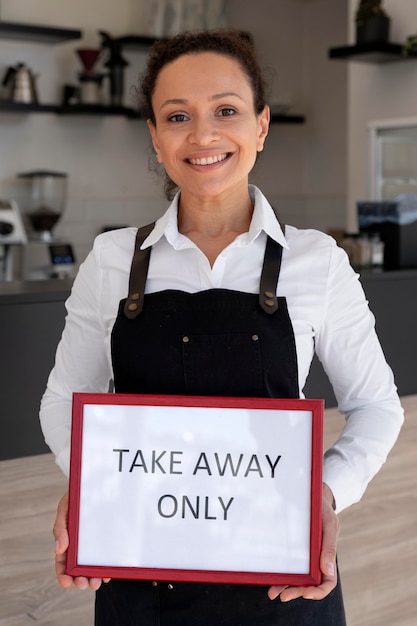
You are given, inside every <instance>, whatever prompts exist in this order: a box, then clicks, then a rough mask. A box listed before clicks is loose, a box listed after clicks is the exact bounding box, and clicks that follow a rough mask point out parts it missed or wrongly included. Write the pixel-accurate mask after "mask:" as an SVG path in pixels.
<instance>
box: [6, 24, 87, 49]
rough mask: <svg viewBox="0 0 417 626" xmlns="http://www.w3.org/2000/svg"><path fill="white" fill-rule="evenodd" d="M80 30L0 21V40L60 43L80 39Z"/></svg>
mask: <svg viewBox="0 0 417 626" xmlns="http://www.w3.org/2000/svg"><path fill="white" fill-rule="evenodd" d="M81 35H82V32H81V30H78V29H74V28H51V27H50V26H36V25H32V24H21V23H19V22H2V21H1V20H0V39H14V40H19V41H36V42H40V43H51V44H54V43H60V42H63V41H70V40H72V39H80V38H81Z"/></svg>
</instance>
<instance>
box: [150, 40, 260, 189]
mask: <svg viewBox="0 0 417 626" xmlns="http://www.w3.org/2000/svg"><path fill="white" fill-rule="evenodd" d="M200 52H215V53H217V54H223V55H225V56H229V57H231V58H232V59H235V60H236V61H237V62H238V63H239V65H240V67H241V68H242V70H243V72H244V74H245V75H246V76H247V78H248V80H249V83H250V85H251V88H252V92H253V101H254V108H255V112H256V114H259V113H262V111H263V109H264V108H265V105H266V84H265V80H264V78H263V75H262V71H261V68H260V66H259V62H258V58H257V54H256V50H255V46H254V44H253V41H252V38H251V36H250V35H249V34H247V33H242V32H240V31H234V30H212V31H199V32H186V33H180V34H179V35H176V36H175V37H172V38H170V39H161V40H159V41H157V42H156V43H154V45H153V46H152V49H151V52H150V55H149V59H148V63H147V67H146V70H145V72H144V74H143V76H142V79H141V83H140V97H141V103H140V112H141V115H142V116H143V117H144V118H145V119H150V120H151V121H152V123H153V124H156V120H155V114H154V111H153V108H152V96H153V93H154V91H155V86H156V82H157V79H158V76H159V73H160V71H161V70H162V68H163V67H165V65H167V64H168V63H171V62H172V61H175V59H178V58H179V57H181V56H183V55H184V54H198V53H200ZM176 190H177V186H176V185H175V183H174V182H173V181H172V180H171V179H170V178H169V176H168V175H166V182H165V194H166V196H167V198H168V199H172V198H173V196H174V194H175V191H176Z"/></svg>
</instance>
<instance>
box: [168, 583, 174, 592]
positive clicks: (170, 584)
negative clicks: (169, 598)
mask: <svg viewBox="0 0 417 626" xmlns="http://www.w3.org/2000/svg"><path fill="white" fill-rule="evenodd" d="M168 589H169V590H170V591H172V589H174V585H173V584H172V583H169V584H168Z"/></svg>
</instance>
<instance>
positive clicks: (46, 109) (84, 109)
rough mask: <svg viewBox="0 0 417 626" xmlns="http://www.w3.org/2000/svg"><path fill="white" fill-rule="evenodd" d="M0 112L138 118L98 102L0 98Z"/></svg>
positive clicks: (290, 119) (282, 119)
mask: <svg viewBox="0 0 417 626" xmlns="http://www.w3.org/2000/svg"><path fill="white" fill-rule="evenodd" d="M0 113H55V114H57V115H96V116H105V115H111V116H117V115H121V116H124V117H127V118H129V119H140V115H139V113H138V111H136V109H133V108H130V107H124V106H101V105H98V104H73V105H69V106H60V105H57V104H34V103H33V104H26V103H23V102H9V101H7V100H3V101H2V100H0ZM304 122H305V117H304V116H303V115H272V116H271V124H304Z"/></svg>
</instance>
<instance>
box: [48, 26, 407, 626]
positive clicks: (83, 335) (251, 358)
mask: <svg viewBox="0 0 417 626" xmlns="http://www.w3.org/2000/svg"><path fill="white" fill-rule="evenodd" d="M142 96H143V101H144V105H145V113H146V117H147V119H148V126H149V130H150V133H151V136H152V142H153V146H154V149H155V153H156V157H157V160H158V162H159V163H160V164H161V165H162V166H163V168H164V169H165V172H166V173H167V175H168V185H167V189H168V191H169V192H172V189H173V188H177V189H178V190H179V192H178V193H177V195H175V197H174V199H173V201H172V203H171V205H170V207H169V208H168V210H167V212H166V213H165V215H164V216H163V217H162V218H161V219H160V220H158V221H157V223H156V225H155V227H154V228H153V227H150V228H149V229H148V230H147V232H145V233H142V232H141V231H138V239H137V241H136V247H135V238H136V236H137V230H136V229H135V228H128V229H121V230H117V231H113V232H111V233H107V234H104V235H100V236H99V237H98V238H97V239H96V241H95V243H94V248H93V251H92V252H91V253H90V255H89V256H88V258H87V260H86V261H85V262H84V264H83V266H82V267H81V268H80V272H79V274H78V276H77V279H76V281H75V283H74V287H73V291H72V295H71V297H70V299H69V300H68V303H67V308H68V317H67V321H66V327H65V330H64V333H63V337H62V340H61V343H60V345H59V347H58V350H57V358H56V364H55V367H54V369H53V371H52V372H51V375H50V378H49V381H48V388H47V390H46V392H45V395H44V398H43V401H42V407H41V421H42V427H43V430H44V433H45V438H46V440H47V442H48V444H49V445H50V447H51V449H52V450H53V451H54V453H55V455H56V457H57V462H58V464H59V465H60V466H61V468H62V469H63V471H64V472H66V473H67V472H68V466H69V431H70V413H71V394H72V392H73V391H84V392H85V391H90V392H105V391H106V390H107V388H108V384H109V380H110V379H114V384H115V390H116V392H121V393H162V394H171V393H173V394H203V395H242V396H273V397H302V389H303V387H304V384H305V381H306V378H307V375H308V371H309V368H310V364H311V360H312V357H313V354H314V351H316V353H317V354H318V356H319V358H320V359H321V361H322V362H323V364H324V367H325V369H326V371H327V373H328V375H329V377H330V379H331V381H332V384H333V387H334V390H335V394H336V396H337V398H338V403H339V408H340V410H341V411H343V412H344V413H345V415H346V426H345V428H344V430H343V432H342V433H341V435H340V438H339V439H338V441H337V442H336V443H335V445H334V446H333V447H332V448H331V449H330V450H328V451H327V452H326V455H325V459H324V468H323V476H324V484H323V542H322V554H321V560H320V567H321V571H322V581H321V584H320V585H318V586H317V587H277V586H275V587H270V588H269V589H267V588H265V587H263V586H256V585H254V586H250V585H218V584H211V585H209V584H198V583H174V584H171V585H167V584H165V583H157V582H154V583H152V582H151V581H117V580H113V581H111V582H107V584H104V585H101V582H102V581H101V580H97V579H91V580H86V579H84V578H76V579H74V580H73V579H72V578H71V577H69V576H67V575H66V574H65V551H66V548H67V545H68V536H67V532H66V514H67V506H68V504H67V498H66V496H64V498H63V499H62V500H61V502H60V504H59V507H58V514H57V520H56V524H55V529H54V531H55V536H56V539H57V548H56V554H57V576H58V580H59V581H60V583H61V584H62V585H63V586H64V587H66V586H69V585H71V584H73V583H74V584H75V585H76V586H77V587H79V588H83V587H86V586H88V585H90V587H91V588H93V589H98V591H97V594H96V624H97V625H99V626H107V625H108V626H110V625H111V626H116V625H118V624H120V625H122V624H123V625H129V626H130V625H134V624H135V625H136V624H145V625H148V624H161V625H167V626H176V625H178V626H179V625H181V626H187V625H189V624H193V625H194V624H209V625H212V624H216V625H221V624H225V625H226V624H227V625H228V626H233V625H238V624H239V625H242V626H254V625H255V624H256V625H257V626H262V625H270V624H291V625H292V626H295V625H298V626H301V625H308V626H314V625H320V626H326V625H335V626H336V625H337V626H341V625H343V624H345V618H344V610H343V601H342V595H341V589H340V585H339V583H338V579H337V568H336V543H337V534H338V522H337V516H336V512H339V511H341V510H342V509H344V508H346V507H347V506H349V505H350V504H352V503H353V502H356V501H357V500H359V499H360V497H361V495H362V493H363V492H364V490H365V488H366V485H367V484H368V482H369V480H370V479H371V478H372V476H373V475H374V474H375V473H376V472H377V471H378V469H379V468H380V466H381V465H382V463H383V462H384V460H385V458H386V455H387V453H388V452H389V450H390V448H391V447H392V445H393V444H394V442H395V439H396V437H397V435H398V432H399V429H400V427H401V424H402V420H403V415H402V409H401V406H400V403H399V399H398V396H397V393H396V389H395V386H394V382H393V376H392V373H391V370H390V369H389V367H388V366H387V364H386V362H385V359H384V356H383V354H382V351H381V348H380V346H379V343H378V340H377V337H376V334H375V331H374V320H373V316H372V314H371V313H370V312H369V310H368V308H367V303H366V300H365V298H364V295H363V292H362V289H361V287H360V285H359V283H358V280H357V276H356V275H355V274H354V272H353V271H352V269H351V268H350V266H349V263H348V260H347V257H346V255H345V253H344V252H343V251H342V250H341V249H339V248H337V246H336V245H335V243H334V241H333V240H332V239H331V238H330V237H328V236H326V235H324V234H322V233H319V232H317V231H312V230H309V231H299V230H297V229H295V228H291V227H286V229H285V233H284V232H283V230H282V228H281V226H280V224H279V222H278V221H277V219H276V217H275V213H274V211H273V209H272V208H271V206H270V205H269V203H268V201H267V200H266V198H265V197H264V196H263V195H262V193H261V192H260V191H259V189H257V188H256V187H253V186H248V177H249V173H250V171H251V170H252V168H253V166H254V163H255V160H256V156H257V153H258V152H260V151H261V150H263V147H264V142H265V139H266V136H267V133H268V125H269V109H268V106H267V105H266V99H265V89H264V83H263V80H262V76H261V72H260V70H259V66H258V63H257V60H256V56H255V51H254V49H253V46H252V44H251V43H250V42H249V41H248V40H247V38H245V37H242V36H240V35H239V34H236V33H232V32H230V33H228V32H210V33H199V34H184V35H179V36H177V37H175V38H173V39H171V40H168V41H164V42H160V43H158V44H156V45H155V46H154V48H153V51H152V53H151V56H150V59H149V62H148V67H147V71H146V73H145V76H144V78H143V81H142ZM141 247H142V249H143V250H147V251H148V253H149V251H150V250H151V251H152V252H151V254H150V261H149V267H148V268H147V269H145V270H143V272H142V275H138V273H137V269H136V261H135V262H132V257H133V256H134V258H135V259H137V258H138V256H140V255H142V256H143V255H145V256H146V253H144V252H143V251H142V252H141V251H140V248H141ZM134 251H135V252H134ZM281 257H282V259H281ZM271 258H272V259H273V261H274V263H275V264H276V265H275V266H274V267H275V269H274V271H273V272H272V278H271V280H272V285H273V288H272V289H273V291H272V292H271V291H270V289H271V288H267V289H266V290H265V286H264V284H263V283H261V284H260V281H261V275H263V274H262V271H263V267H267V268H269V267H270V265H269V263H270V259H271ZM280 260H282V263H281V265H280ZM131 267H132V272H131ZM145 267H146V263H145ZM279 267H280V268H281V269H279ZM268 271H269V270H268ZM267 273H268V272H267ZM129 276H130V279H129ZM262 280H263V279H262ZM129 281H130V283H129ZM141 281H142V282H145V281H146V286H145V296H144V298H143V299H142V298H139V300H138V299H137V297H136V296H134V295H133V294H134V293H137V292H138V293H141V287H140V284H141ZM276 285H277V286H276ZM277 296H278V298H277ZM119 302H120V305H119ZM277 303H278V304H279V306H278V307H277V306H276V305H277ZM138 304H139V306H138ZM142 304H143V308H142ZM254 330H255V331H256V335H257V336H258V337H259V342H258V343H257V345H256V347H253V345H250V346H248V342H247V341H246V339H247V337H248V336H250V337H252V335H253V333H254ZM185 334H186V335H187V336H189V337H191V338H192V341H191V342H189V343H192V344H193V345H196V346H197V349H196V350H194V351H193V352H192V353H191V354H190V353H188V352H186V354H187V359H186V360H184V357H183V353H184V351H185V350H188V348H184V344H183V342H182V336H183V335H185ZM252 343H253V342H252ZM208 345H209V346H210V349H209V348H208ZM232 346H233V348H232ZM201 359H204V366H203V365H202V361H201Z"/></svg>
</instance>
